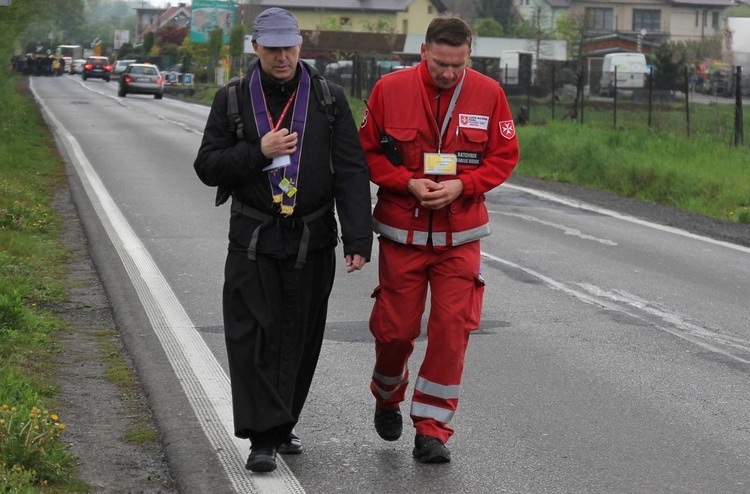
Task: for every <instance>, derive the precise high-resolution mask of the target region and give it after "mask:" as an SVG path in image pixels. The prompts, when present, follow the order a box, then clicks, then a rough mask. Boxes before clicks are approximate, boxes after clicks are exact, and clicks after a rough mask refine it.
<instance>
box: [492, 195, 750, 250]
mask: <svg viewBox="0 0 750 494" xmlns="http://www.w3.org/2000/svg"><path fill="white" fill-rule="evenodd" d="M502 187H507V188H509V189H515V190H518V191H521V192H526V193H527V194H531V195H535V196H537V197H541V198H542V199H547V200H549V201H554V202H557V203H559V204H565V205H566V206H570V207H574V208H578V209H584V210H586V211H593V212H595V213H599V214H603V215H606V216H611V217H613V218H617V219H620V220H623V221H627V222H630V223H635V224H636V225H641V226H645V227H648V228H652V229H654V230H660V231H663V232H668V233H672V234H674V235H680V236H682V237H687V238H692V239H694V240H700V241H702V242H706V243H709V244H714V245H719V246H721V247H726V248H728V249H733V250H737V251H739V252H744V253H745V254H750V248H748V247H745V246H742V245H737V244H732V243H729V242H723V241H721V240H716V239H713V238H709V237H704V236H701V235H696V234H694V233H690V232H687V231H685V230H680V229H679V228H673V227H671V226H665V225H659V224H657V223H651V222H650V221H646V220H642V219H639V218H636V217H634V216H629V215H627V214H622V213H618V212H616V211H612V210H610V209H605V208H600V207H597V206H593V205H591V204H587V203H585V202H580V201H576V200H573V199H568V198H567V197H562V196H558V195H555V194H552V193H549V192H544V191H541V190H534V189H529V188H527V187H521V186H518V185H512V184H508V183H505V184H503V185H502Z"/></svg>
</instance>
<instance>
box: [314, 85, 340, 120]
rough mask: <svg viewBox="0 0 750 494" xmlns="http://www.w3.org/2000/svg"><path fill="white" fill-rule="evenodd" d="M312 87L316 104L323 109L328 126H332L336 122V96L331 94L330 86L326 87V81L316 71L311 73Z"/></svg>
mask: <svg viewBox="0 0 750 494" xmlns="http://www.w3.org/2000/svg"><path fill="white" fill-rule="evenodd" d="M312 79H313V88H314V89H315V95H316V96H317V97H318V102H319V103H318V104H319V106H320V107H321V110H322V109H325V112H326V115H328V126H329V127H333V124H334V123H336V115H337V113H338V108H336V98H334V97H333V96H332V95H331V88H329V87H328V81H326V80H325V78H324V77H323V76H322V75H320V74H318V73H317V72H316V73H313V76H312Z"/></svg>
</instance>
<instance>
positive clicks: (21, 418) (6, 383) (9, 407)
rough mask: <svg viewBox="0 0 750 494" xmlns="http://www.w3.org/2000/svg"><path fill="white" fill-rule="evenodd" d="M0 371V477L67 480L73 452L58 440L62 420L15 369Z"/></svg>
mask: <svg viewBox="0 0 750 494" xmlns="http://www.w3.org/2000/svg"><path fill="white" fill-rule="evenodd" d="M0 374H2V376H3V377H2V379H0V383H2V391H1V392H0V479H4V480H5V482H4V483H5V484H11V485H19V486H22V485H24V483H25V484H26V485H29V484H47V483H55V484H57V483H64V482H68V481H69V480H70V472H71V471H72V466H73V456H72V455H71V454H70V453H68V447H67V446H66V445H64V444H62V443H61V441H60V438H61V435H62V434H63V431H64V430H65V424H63V423H62V422H61V421H60V417H59V416H58V415H56V414H55V413H51V412H50V411H49V410H46V409H45V408H44V407H43V405H41V404H40V401H39V399H38V396H37V394H36V393H35V392H34V391H33V390H32V389H31V386H30V385H29V384H28V383H26V382H24V381H23V380H22V378H20V377H19V376H18V375H17V373H16V372H14V371H12V370H11V369H9V368H0ZM29 403H37V405H35V406H31V407H29V405H28V404H29ZM0 492H23V491H13V490H11V491H3V490H0Z"/></svg>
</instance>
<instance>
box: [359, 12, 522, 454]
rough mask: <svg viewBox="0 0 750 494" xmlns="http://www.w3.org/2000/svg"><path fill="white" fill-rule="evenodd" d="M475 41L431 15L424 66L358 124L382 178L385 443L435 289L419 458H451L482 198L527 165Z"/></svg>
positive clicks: (375, 313)
mask: <svg viewBox="0 0 750 494" xmlns="http://www.w3.org/2000/svg"><path fill="white" fill-rule="evenodd" d="M471 43H472V33H471V28H470V27H469V26H468V24H466V22H464V21H463V20H461V19H459V18H457V17H454V16H448V17H440V18H437V19H435V20H433V21H432V23H431V24H430V26H429V28H428V29H427V34H426V37H425V43H424V44H422V48H421V54H422V62H421V63H420V64H419V65H418V66H416V67H413V68H407V69H403V70H400V71H397V72H394V73H392V74H388V75H386V76H385V77H383V78H382V79H381V80H380V81H379V82H378V83H377V84H376V85H375V87H374V88H373V91H372V95H371V97H370V100H369V101H368V110H367V111H366V113H365V115H364V117H363V120H362V124H361V126H360V139H361V140H362V145H363V148H364V150H365V153H366V155H367V162H368V165H369V167H370V178H371V180H372V181H373V182H374V183H376V184H377V185H378V186H379V190H378V202H377V205H376V206H375V211H374V213H373V219H374V230H375V232H376V233H378V234H379V243H380V247H379V277H380V280H379V281H380V284H379V286H378V287H377V288H376V289H375V292H374V294H373V297H374V298H375V305H374V306H373V309H372V315H371V316H370V330H371V332H372V334H373V335H374V336H375V352H376V360H375V369H374V371H373V375H372V382H371V385H370V388H371V391H372V393H373V395H374V396H375V400H376V408H375V429H376V430H377V432H378V434H379V435H380V437H381V438H383V439H385V440H387V441H395V440H397V439H398V438H399V437H401V431H402V418H401V412H400V410H399V404H400V403H401V402H402V401H403V400H404V395H405V392H406V388H407V385H408V382H409V371H408V367H407V362H408V359H409V357H410V355H411V353H412V351H413V349H414V340H415V339H416V338H417V337H418V336H419V334H420V332H421V320H422V314H423V312H424V309H425V302H426V295H427V288H428V286H429V289H430V293H431V300H430V307H431V308H430V315H429V320H428V323H427V338H428V343H427V351H426V354H425V358H424V361H423V362H422V365H421V367H420V369H419V374H418V376H417V379H416V381H415V385H414V396H413V399H412V404H411V411H410V415H411V418H412V421H413V423H414V427H415V428H416V438H415V447H414V451H413V455H414V457H415V458H416V459H417V460H418V461H420V462H423V463H444V462H448V461H450V452H449V450H448V449H447V448H446V446H445V443H446V442H447V441H448V439H449V438H450V436H451V434H452V433H453V430H452V429H451V428H450V427H449V425H448V424H449V422H450V421H451V418H452V417H453V414H454V412H455V410H456V407H457V406H458V392H459V386H460V383H461V374H462V372H463V366H464V355H465V353H466V347H467V344H468V341H469V332H470V330H472V329H476V328H477V327H478V320H477V319H478V314H476V309H477V307H479V306H480V305H479V304H478V302H479V300H478V298H479V297H481V287H482V285H483V281H482V278H481V276H480V273H479V270H480V267H479V261H480V249H479V239H480V238H482V237H484V236H487V235H489V234H490V224H489V215H488V213H487V208H486V207H485V205H484V200H485V198H484V194H485V193H486V192H488V191H490V190H492V189H493V188H495V187H497V186H498V185H500V184H501V183H503V182H504V181H505V180H506V179H507V178H508V176H509V175H510V174H511V172H512V171H513V168H514V167H515V166H516V163H517V162H518V143H517V141H516V133H515V127H514V125H513V119H512V115H511V111H510V108H509V107H508V103H507V100H506V99H505V94H504V93H503V91H502V89H501V88H500V85H499V84H498V83H497V81H494V80H492V79H490V78H488V77H486V76H484V75H482V74H480V73H478V72H476V71H474V70H472V69H469V68H467V67H466V64H467V62H468V60H469V56H470V54H471Z"/></svg>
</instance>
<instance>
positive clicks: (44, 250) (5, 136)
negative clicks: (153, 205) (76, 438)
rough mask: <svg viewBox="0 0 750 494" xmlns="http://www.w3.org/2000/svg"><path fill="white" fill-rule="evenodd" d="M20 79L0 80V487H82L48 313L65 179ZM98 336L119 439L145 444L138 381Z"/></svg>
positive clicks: (57, 285) (6, 491) (55, 282)
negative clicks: (117, 412) (116, 404)
mask: <svg viewBox="0 0 750 494" xmlns="http://www.w3.org/2000/svg"><path fill="white" fill-rule="evenodd" d="M19 82H20V79H19V78H18V77H16V76H11V77H5V78H3V79H0V157H2V158H0V493H2V494H10V493H14V494H15V493H31V492H34V493H36V492H48V493H63V492H64V493H78V492H80V493H83V492H90V491H91V487H90V486H88V485H86V484H85V483H84V482H82V481H81V480H80V479H78V478H77V477H76V471H75V466H76V461H77V460H76V458H75V457H74V456H73V455H72V454H71V453H70V450H69V446H68V445H67V444H66V443H65V430H66V426H65V417H62V416H61V415H60V413H59V411H58V409H59V408H60V404H59V403H58V399H57V397H58V393H59V391H60V389H59V387H58V385H57V381H56V379H58V374H59V359H58V358H57V356H58V355H59V354H60V352H61V351H63V349H62V347H61V346H59V345H58V344H57V343H56V341H57V340H58V339H59V338H60V336H62V335H63V331H65V330H69V329H70V328H67V327H66V323H65V322H64V321H62V320H61V319H59V318H57V317H55V310H56V309H57V308H59V307H60V306H61V305H64V304H65V303H66V302H67V301H68V296H67V293H66V290H67V288H68V285H67V283H68V282H67V281H66V276H67V274H68V270H69V265H70V261H71V260H72V253H71V251H69V250H68V248H67V247H66V246H65V244H64V242H63V240H62V233H63V232H62V229H63V224H62V219H61V218H60V217H59V216H58V215H57V214H56V212H55V211H54V209H53V208H52V206H51V204H52V201H53V197H54V195H55V193H56V191H58V190H60V188H62V187H65V186H66V180H65V179H66V177H65V168H64V163H63V162H62V161H61V159H60V157H59V155H58V154H57V152H56V150H55V148H54V140H53V138H52V136H51V135H50V133H49V131H48V129H47V127H46V126H45V124H44V122H43V120H42V119H41V117H40V115H39V111H38V109H37V107H36V105H35V104H34V103H33V101H30V100H29V99H27V98H26V97H25V96H24V95H23V94H22V91H21V90H20V88H19V87H18V86H17V85H18V84H19ZM97 338H98V341H99V346H100V348H101V349H102V354H103V355H105V356H106V357H104V358H103V359H102V360H103V362H104V364H105V366H106V372H105V374H104V378H105V379H108V380H109V381H111V382H113V383H114V384H115V385H116V386H117V387H118V389H119V390H120V393H121V396H122V397H123V399H124V401H125V403H126V404H127V406H129V408H130V409H131V413H130V417H131V421H130V425H129V428H128V431H127V432H126V433H125V438H124V439H125V440H127V441H131V442H134V443H140V444H143V443H149V442H153V441H154V439H155V438H156V437H157V431H156V430H154V429H153V427H152V426H151V423H150V421H148V420H146V419H144V420H141V417H142V413H143V410H142V409H141V408H140V407H139V403H138V401H137V400H138V397H137V395H138V393H137V391H138V390H137V386H138V384H137V382H136V380H135V377H134V375H133V371H132V369H131V368H130V367H129V365H128V363H127V362H126V361H125V359H124V357H123V356H122V355H121V354H120V352H119V350H118V348H117V347H116V346H115V345H114V344H113V343H112V339H113V338H114V335H113V334H112V332H110V331H102V332H101V334H98V335H97ZM146 418H147V417H146ZM144 424H145V425H144Z"/></svg>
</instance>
